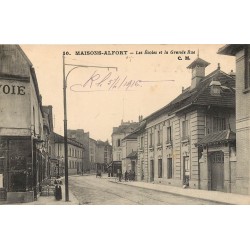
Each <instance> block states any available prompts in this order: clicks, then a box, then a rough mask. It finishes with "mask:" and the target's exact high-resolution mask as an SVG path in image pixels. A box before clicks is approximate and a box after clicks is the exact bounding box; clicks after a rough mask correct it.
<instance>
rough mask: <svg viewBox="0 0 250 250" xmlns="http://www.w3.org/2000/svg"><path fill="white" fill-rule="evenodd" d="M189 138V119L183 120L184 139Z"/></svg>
mask: <svg viewBox="0 0 250 250" xmlns="http://www.w3.org/2000/svg"><path fill="white" fill-rule="evenodd" d="M187 139H188V121H187V120H186V121H183V122H182V140H187Z"/></svg>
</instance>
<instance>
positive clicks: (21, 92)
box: [0, 45, 50, 202]
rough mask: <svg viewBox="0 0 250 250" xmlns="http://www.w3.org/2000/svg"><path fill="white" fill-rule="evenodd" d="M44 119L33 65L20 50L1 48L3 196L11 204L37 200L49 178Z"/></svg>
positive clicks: (0, 185) (0, 165)
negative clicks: (40, 187) (47, 173)
mask: <svg viewBox="0 0 250 250" xmlns="http://www.w3.org/2000/svg"><path fill="white" fill-rule="evenodd" d="M43 118H44V113H43V109H42V100H41V95H40V92H39V88H38V82H37V78H36V74H35V70H34V68H33V65H32V63H31V62H30V60H29V59H28V58H27V56H26V55H25V53H24V52H23V50H22V49H21V47H20V46H18V45H0V193H1V197H2V198H7V200H8V201H10V202H11V201H14V202H16V201H19V202H27V201H32V200H34V199H36V198H37V194H38V192H39V185H40V183H41V182H42V180H43V179H44V178H45V177H46V169H47V167H46V164H47V159H48V158H47V153H46V152H47V148H46V146H47V145H48V143H47V142H48V134H49V130H50V128H48V130H47V131H44V128H45V127H47V125H48V124H47V125H46V122H45V124H44V121H43ZM48 126H49V125H48ZM4 196H5V197H4Z"/></svg>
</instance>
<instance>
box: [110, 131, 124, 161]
mask: <svg viewBox="0 0 250 250" xmlns="http://www.w3.org/2000/svg"><path fill="white" fill-rule="evenodd" d="M124 137H125V134H113V135H112V150H113V152H112V156H113V161H121V160H122V139H123V138H124ZM118 139H120V147H118V144H117V141H118ZM119 155H120V157H119Z"/></svg>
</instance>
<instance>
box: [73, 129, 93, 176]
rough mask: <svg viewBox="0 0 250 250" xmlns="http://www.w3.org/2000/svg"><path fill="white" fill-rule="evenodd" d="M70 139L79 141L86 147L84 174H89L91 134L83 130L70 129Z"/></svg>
mask: <svg viewBox="0 0 250 250" xmlns="http://www.w3.org/2000/svg"><path fill="white" fill-rule="evenodd" d="M68 138H71V139H73V140H77V141H78V142H80V143H81V144H82V145H83V147H84V155H83V172H84V173H85V172H89V170H90V153H89V132H84V130H83V129H76V130H73V129H69V130H68Z"/></svg>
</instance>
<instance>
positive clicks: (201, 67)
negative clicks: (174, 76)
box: [187, 57, 210, 90]
mask: <svg viewBox="0 0 250 250" xmlns="http://www.w3.org/2000/svg"><path fill="white" fill-rule="evenodd" d="M209 64H210V63H208V62H206V61H204V60H203V59H201V58H199V57H198V58H196V59H195V60H194V61H193V62H192V63H191V64H190V65H189V66H188V67H187V69H192V82H191V88H190V89H191V90H192V89H194V88H196V87H197V86H198V84H199V82H200V81H201V80H202V79H203V78H204V77H205V69H206V67H207V66H208V65H209Z"/></svg>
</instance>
